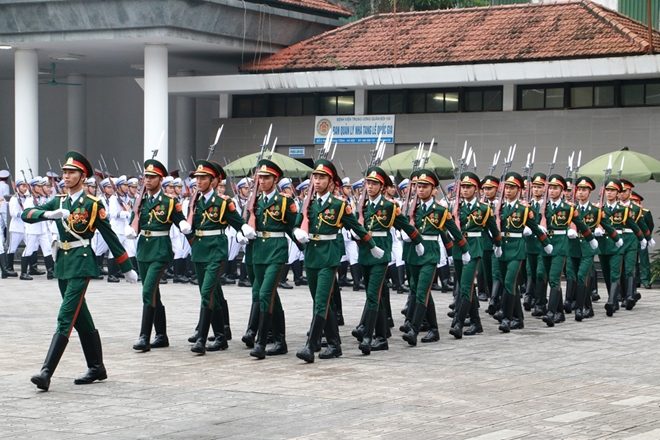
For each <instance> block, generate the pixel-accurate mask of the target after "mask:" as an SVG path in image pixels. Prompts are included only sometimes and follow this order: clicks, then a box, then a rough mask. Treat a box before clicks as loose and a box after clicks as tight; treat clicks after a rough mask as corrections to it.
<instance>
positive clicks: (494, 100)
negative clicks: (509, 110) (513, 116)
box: [484, 90, 502, 112]
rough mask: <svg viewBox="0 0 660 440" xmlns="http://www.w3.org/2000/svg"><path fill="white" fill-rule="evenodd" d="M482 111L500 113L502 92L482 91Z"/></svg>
mask: <svg viewBox="0 0 660 440" xmlns="http://www.w3.org/2000/svg"><path fill="white" fill-rule="evenodd" d="M484 111H485V112H498V111H502V91H501V90H486V91H484Z"/></svg>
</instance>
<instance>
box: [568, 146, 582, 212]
mask: <svg viewBox="0 0 660 440" xmlns="http://www.w3.org/2000/svg"><path fill="white" fill-rule="evenodd" d="M571 159H572V157H571ZM581 162H582V150H580V151H579V152H578V159H577V164H575V168H573V177H572V179H573V186H572V187H571V202H572V203H575V192H576V191H577V179H578V173H579V172H580V163H581Z"/></svg>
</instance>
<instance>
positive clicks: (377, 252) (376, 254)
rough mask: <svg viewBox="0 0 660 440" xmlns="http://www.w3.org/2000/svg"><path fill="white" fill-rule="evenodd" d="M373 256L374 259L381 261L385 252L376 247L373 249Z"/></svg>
mask: <svg viewBox="0 0 660 440" xmlns="http://www.w3.org/2000/svg"><path fill="white" fill-rule="evenodd" d="M371 255H373V256H374V258H378V259H379V260H380V259H381V258H383V255H385V251H384V250H382V249H381V248H379V247H378V246H376V247H374V248H372V249H371Z"/></svg>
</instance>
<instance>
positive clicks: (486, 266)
mask: <svg viewBox="0 0 660 440" xmlns="http://www.w3.org/2000/svg"><path fill="white" fill-rule="evenodd" d="M499 185H500V179H498V178H497V177H495V176H486V177H484V178H483V179H481V188H497V187H499ZM483 203H487V204H488V205H489V206H490V209H491V211H493V212H495V209H497V204H498V203H499V200H497V198H494V199H492V200H488V199H485V198H484V200H483ZM482 237H483V252H482V256H481V261H480V262H479V267H478V268H477V286H479V282H480V280H481V279H483V282H485V284H486V286H485V287H486V288H485V289H484V290H482V288H479V292H486V294H487V296H489V297H490V298H489V300H488V301H489V302H488V313H490V314H491V315H492V314H494V313H495V312H496V311H497V308H498V306H499V302H500V297H501V295H502V273H501V272H500V265H499V263H498V262H497V260H496V259H495V258H493V244H494V243H493V237H491V236H490V234H489V233H488V231H487V230H486V229H484V231H483V235H482ZM479 299H480V300H484V301H485V300H487V299H485V298H484V299H482V298H479Z"/></svg>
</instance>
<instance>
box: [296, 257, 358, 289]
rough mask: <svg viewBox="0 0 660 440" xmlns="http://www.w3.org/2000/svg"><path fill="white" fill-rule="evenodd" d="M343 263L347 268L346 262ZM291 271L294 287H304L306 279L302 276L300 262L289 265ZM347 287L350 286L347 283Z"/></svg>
mask: <svg viewBox="0 0 660 440" xmlns="http://www.w3.org/2000/svg"><path fill="white" fill-rule="evenodd" d="M345 263H346V266H347V267H348V261H346V262H345ZM342 264H343V263H342ZM291 270H292V271H293V283H294V284H295V285H296V286H306V285H307V278H305V275H303V262H302V260H296V261H294V262H293V263H291ZM348 285H349V286H350V285H351V284H350V283H348Z"/></svg>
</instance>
